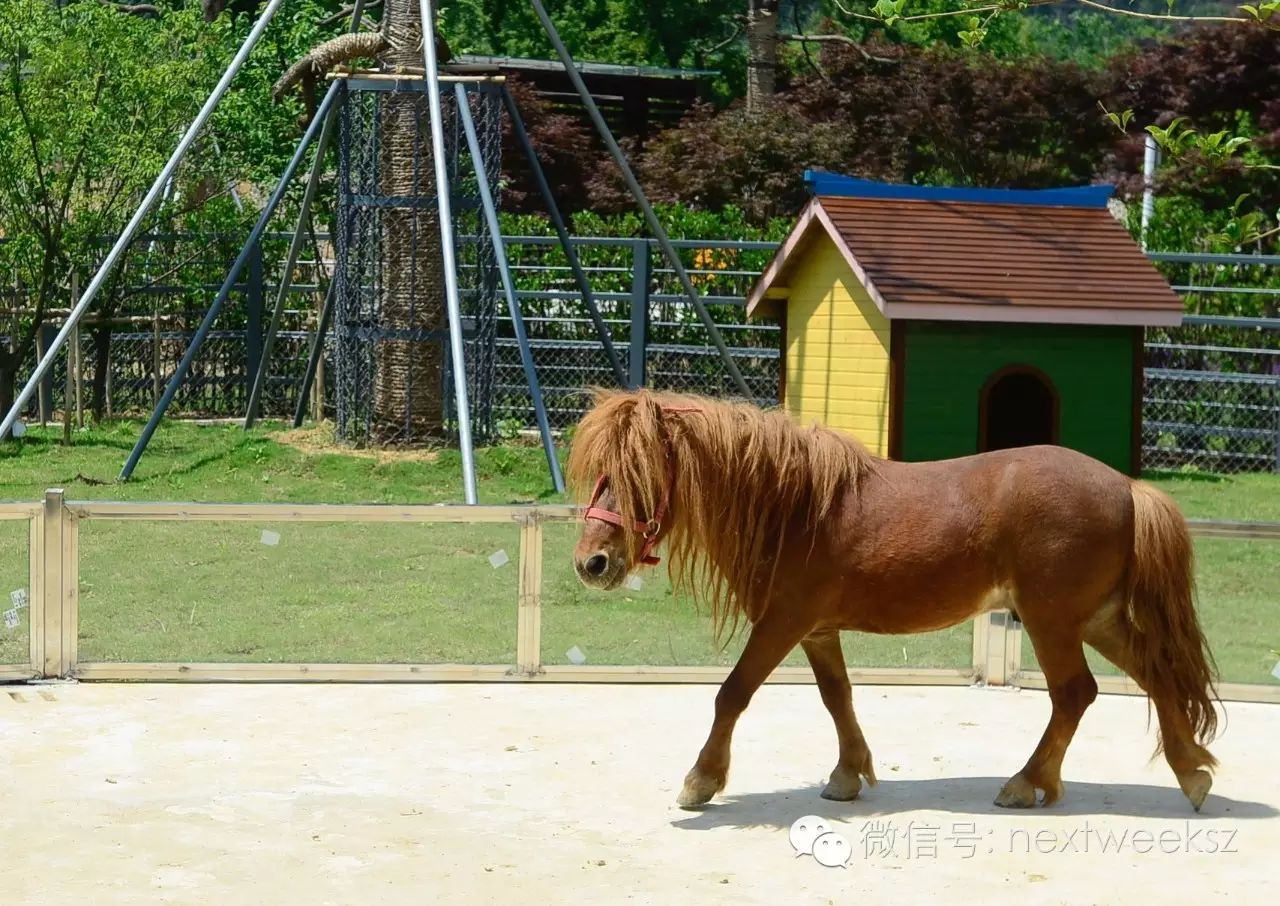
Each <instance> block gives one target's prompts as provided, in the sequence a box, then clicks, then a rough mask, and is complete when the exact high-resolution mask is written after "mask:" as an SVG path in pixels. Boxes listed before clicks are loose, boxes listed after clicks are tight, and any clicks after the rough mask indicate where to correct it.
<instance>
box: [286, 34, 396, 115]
mask: <svg viewBox="0 0 1280 906" xmlns="http://www.w3.org/2000/svg"><path fill="white" fill-rule="evenodd" d="M386 48H387V39H386V38H384V37H383V36H382V35H381V34H380V33H376V34H348V35H339V36H338V37H336V38H334V39H333V40H332V41H325V42H324V43H323V44H321V45H319V46H318V47H314V48H312V50H311V52H310V53H308V54H307V55H306V56H305V57H303V58H302V59H301V60H299V61H298V62H296V63H294V64H293V65H292V66H290V67H289V68H288V69H287V70H285V73H284V75H282V76H280V78H279V80H278V81H277V82H276V83H275V85H274V86H273V87H272V89H271V96H272V98H274V99H275V100H276V101H277V102H279V100H280V99H281V98H282V97H284V96H285V95H286V94H288V93H289V92H290V91H292V90H293V87H294V86H295V85H297V84H298V83H299V82H301V83H303V93H304V95H305V96H306V97H308V98H310V97H311V96H312V93H313V91H314V88H315V84H316V81H317V80H318V79H320V78H323V77H324V74H325V73H326V72H329V71H331V70H332V69H334V68H335V67H336V66H338V65H339V64H342V63H347V62H350V61H351V60H359V59H362V58H372V57H377V56H378V55H379V54H381V53H382V52H383V51H384V50H386ZM308 106H310V104H308Z"/></svg>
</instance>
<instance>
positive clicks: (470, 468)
mask: <svg viewBox="0 0 1280 906" xmlns="http://www.w3.org/2000/svg"><path fill="white" fill-rule="evenodd" d="M418 12H419V14H420V15H421V16H422V58H423V65H424V68H425V69H426V76H427V100H428V102H429V103H430V106H431V156H432V157H433V158H434V163H435V170H436V205H437V207H438V208H439V211H440V251H441V254H442V255H443V256H444V261H443V262H442V263H443V266H444V292H445V303H446V304H447V306H448V309H449V351H450V353H451V355H452V362H453V390H454V396H455V398H456V400H457V405H458V446H460V447H461V448H462V451H461V452H462V481H463V487H464V490H465V491H466V495H467V503H469V504H475V503H477V502H478V501H479V497H478V495H477V494H476V461H475V453H474V451H473V450H472V448H471V409H470V404H469V403H468V401H467V370H466V369H467V364H466V360H465V358H464V357H463V350H462V305H461V304H460V303H459V301H458V265H457V262H456V260H455V258H454V251H453V210H452V204H451V202H450V199H449V170H448V167H447V165H446V163H445V146H444V115H443V114H442V113H441V110H440V72H439V70H437V69H436V41H435V34H436V29H435V22H436V16H435V4H434V3H432V0H418Z"/></svg>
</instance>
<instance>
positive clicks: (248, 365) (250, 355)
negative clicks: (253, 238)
mask: <svg viewBox="0 0 1280 906" xmlns="http://www.w3.org/2000/svg"><path fill="white" fill-rule="evenodd" d="M262 271H263V267H262V243H261V242H257V243H255V244H254V246H253V250H252V251H251V252H250V253H249V275H248V277H247V278H246V280H245V293H244V304H245V328H244V358H245V362H244V383H245V388H244V389H245V395H246V396H248V395H249V394H251V393H252V392H253V388H254V386H255V381H256V380H257V374H258V372H259V371H260V370H261V368H262V297H263V292H262Z"/></svg>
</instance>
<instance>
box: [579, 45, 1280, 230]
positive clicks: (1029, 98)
mask: <svg viewBox="0 0 1280 906" xmlns="http://www.w3.org/2000/svg"><path fill="white" fill-rule="evenodd" d="M868 48H869V49H870V50H871V51H872V52H873V54H874V57H875V58H870V59H869V58H868V57H866V56H864V55H863V54H861V53H858V52H857V51H855V50H852V49H849V48H845V47H841V46H834V47H830V48H828V49H827V50H825V51H824V52H823V54H822V56H821V68H822V71H823V75H822V76H816V75H815V76H806V77H803V78H799V79H797V80H796V81H795V82H794V83H793V84H792V86H791V87H790V88H788V89H787V90H785V91H784V92H783V93H782V94H780V95H779V97H778V98H777V100H776V102H775V103H774V104H772V105H768V106H766V107H764V108H763V109H761V110H759V111H756V112H747V111H746V110H745V109H743V108H742V107H739V106H735V107H732V108H730V109H729V110H726V111H723V112H716V111H714V110H712V109H711V108H708V107H703V108H700V109H698V110H697V111H695V112H694V113H693V114H692V115H691V116H690V117H689V118H688V119H687V120H686V122H685V123H683V124H682V125H681V127H679V128H678V129H675V130H671V131H669V132H667V133H664V134H663V135H661V136H659V137H657V138H656V139H654V140H651V142H650V143H649V145H648V146H647V148H646V149H645V152H644V153H643V154H642V155H641V156H640V159H639V168H640V170H641V174H642V178H643V179H644V181H645V184H646V186H647V187H648V188H649V189H650V190H651V191H652V192H653V193H654V194H655V195H656V196H657V197H659V198H663V199H666V200H669V201H679V202H683V203H686V204H690V205H695V206H700V207H708V208H711V209H715V208H717V207H719V206H721V205H726V204H732V205H736V206H739V207H741V208H742V209H744V210H745V211H747V212H748V214H749V215H750V216H752V217H753V218H757V219H763V218H769V217H774V216H779V215H785V214H790V213H793V212H794V211H795V210H796V208H797V207H798V206H799V204H801V203H802V201H803V194H804V193H803V186H802V185H801V180H800V173H801V171H802V170H803V169H805V168H807V167H812V168H826V169H832V170H837V171H842V172H849V173H854V174H857V175H861V176H865V177H868V178H874V179H884V180H893V181H903V182H919V183H946V184H957V185H990V186H1015V187H1033V188H1034V187H1045V186H1053V185H1063V184H1073V183H1074V184H1078V183H1086V182H1091V181H1095V180H1097V179H1105V180H1108V181H1112V182H1115V183H1116V184H1117V185H1118V187H1119V190H1120V192H1121V195H1122V197H1126V198H1134V197H1136V196H1137V195H1138V194H1140V192H1141V188H1142V187H1141V175H1140V174H1141V168H1142V156H1143V136H1144V134H1146V133H1144V130H1143V129H1142V126H1145V125H1151V126H1153V128H1154V129H1155V130H1156V132H1157V133H1159V134H1161V135H1165V136H1169V137H1170V139H1171V140H1172V141H1174V142H1180V143H1182V144H1184V145H1185V146H1186V148H1185V149H1183V150H1186V151H1187V152H1188V153H1186V154H1184V155H1182V156H1181V157H1178V158H1176V159H1174V158H1170V159H1168V161H1167V168H1166V170H1165V171H1164V172H1162V174H1161V183H1160V184H1161V188H1162V191H1164V192H1166V193H1177V194H1183V195H1187V196H1189V197H1190V198H1192V199H1193V200H1194V201H1195V203H1196V204H1198V205H1200V206H1201V207H1204V208H1206V209H1212V210H1217V209H1223V210H1226V209H1229V208H1230V206H1231V205H1232V204H1233V203H1234V202H1235V200H1236V199H1237V198H1239V197H1240V196H1241V195H1246V196H1248V200H1249V201H1248V206H1249V207H1248V209H1249V210H1260V211H1263V212H1264V213H1266V216H1267V217H1274V215H1273V214H1271V213H1270V212H1273V211H1274V210H1275V209H1276V207H1278V206H1280V170H1275V169H1268V167H1270V166H1272V165H1273V164H1274V163H1275V162H1276V155H1277V151H1278V150H1280V132H1278V130H1280V105H1278V104H1277V101H1276V98H1277V97H1280V65H1278V64H1280V59H1278V56H1280V49H1278V42H1276V40H1275V39H1274V36H1273V35H1270V34H1268V33H1267V32H1265V31H1262V30H1260V29H1241V28H1237V27H1234V26H1233V27H1221V28H1201V29H1197V30H1195V31H1193V32H1191V33H1189V34H1188V35H1187V36H1186V37H1185V38H1182V39H1180V40H1178V41H1176V42H1170V43H1162V44H1157V45H1153V46H1151V47H1148V48H1144V49H1141V50H1133V51H1130V52H1127V53H1125V54H1122V55H1120V56H1118V57H1116V58H1115V59H1113V60H1112V61H1111V62H1110V63H1109V64H1108V65H1107V66H1106V67H1105V68H1102V69H1088V68H1085V67H1081V66H1078V65H1076V64H1072V63H1068V62H1061V61H1054V60H1050V59H1047V58H1043V57H1027V58H1021V59H1014V60H1000V59H997V58H995V57H993V56H991V55H989V54H987V53H985V52H980V51H979V52H973V51H956V50H951V49H947V48H934V49H925V50H920V49H916V48H912V47H906V46H898V47H890V46H885V45H879V44H871V45H868ZM882 60H883V61H882ZM1099 100H1101V101H1102V108H1103V109H1101V110H1099ZM1177 117H1183V119H1181V120H1179V121H1178V122H1177V123H1176V124H1175V123H1174V121H1175V119H1176V118H1177ZM1117 127H1120V128H1117ZM1189 129H1194V130H1196V131H1195V132H1188V131H1187V130H1189ZM1242 138H1243V139H1248V141H1247V142H1242V141H1239V140H1238V139H1242ZM595 197H596V200H597V202H598V203H600V204H610V203H612V202H613V201H614V199H613V196H611V195H610V194H609V193H608V192H606V191H598V192H597V193H596V196H595ZM1244 213H1247V211H1245V212H1244Z"/></svg>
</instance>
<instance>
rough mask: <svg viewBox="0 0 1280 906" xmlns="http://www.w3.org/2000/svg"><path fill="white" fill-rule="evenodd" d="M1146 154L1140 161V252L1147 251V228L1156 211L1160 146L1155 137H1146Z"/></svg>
mask: <svg viewBox="0 0 1280 906" xmlns="http://www.w3.org/2000/svg"><path fill="white" fill-rule="evenodd" d="M1145 150H1146V153H1145V154H1144V155H1143V160H1142V232H1141V234H1140V235H1141V238H1142V250H1143V251H1144V252H1145V251H1146V250H1147V228H1148V227H1149V226H1150V225H1151V218H1152V217H1153V216H1154V215H1155V210H1156V199H1155V189H1156V168H1157V167H1159V166H1160V146H1159V145H1157V144H1156V139H1155V136H1153V135H1147V137H1146V149H1145Z"/></svg>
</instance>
